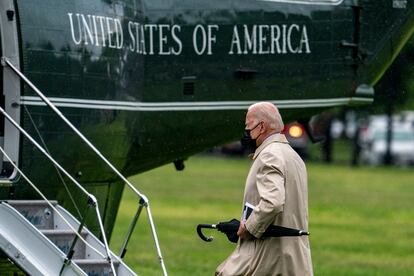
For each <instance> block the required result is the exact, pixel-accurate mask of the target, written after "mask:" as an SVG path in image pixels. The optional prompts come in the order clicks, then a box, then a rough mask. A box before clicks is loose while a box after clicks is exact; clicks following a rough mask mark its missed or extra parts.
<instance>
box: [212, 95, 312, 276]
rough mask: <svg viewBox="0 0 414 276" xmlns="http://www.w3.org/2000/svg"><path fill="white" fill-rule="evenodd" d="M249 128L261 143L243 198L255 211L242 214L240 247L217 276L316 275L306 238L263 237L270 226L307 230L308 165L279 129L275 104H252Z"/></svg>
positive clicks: (239, 234)
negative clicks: (244, 216)
mask: <svg viewBox="0 0 414 276" xmlns="http://www.w3.org/2000/svg"><path fill="white" fill-rule="evenodd" d="M245 130H246V132H247V133H250V138H251V140H253V141H255V142H256V146H257V149H256V151H255V153H254V155H253V164H252V166H251V168H250V171H249V175H248V176H247V180H246V186H245V192H244V200H243V206H244V208H246V206H250V207H251V208H252V209H253V210H252V211H251V214H250V216H248V218H247V220H245V221H243V218H242V222H241V224H240V228H239V231H238V232H237V235H238V236H239V242H238V244H237V247H236V249H235V250H234V252H233V253H232V254H231V255H230V256H229V257H228V258H227V260H225V261H224V262H223V263H222V264H221V265H220V266H219V267H218V268H217V270H216V275H220V276H230V275H231V276H236V275H243V276H247V275H254V276H273V275H274V276H276V275H283V276H288V275H297V276H308V275H313V271H312V262H311V253H310V247H309V240H308V236H300V237H271V238H261V237H262V234H263V233H264V231H265V230H266V229H267V227H268V226H269V225H271V224H274V225H279V226H284V227H290V228H296V229H303V230H308V189H307V174H306V167H305V164H304V162H303V161H302V159H301V158H300V157H299V156H298V154H297V153H296V152H295V151H294V150H293V149H292V148H291V147H290V145H289V143H288V141H287V140H286V137H285V136H284V135H283V134H281V133H280V132H281V131H282V130H283V121H282V118H281V116H280V114H279V111H278V109H277V108H276V107H275V106H274V105H273V104H271V103H268V102H261V103H257V104H254V105H252V106H250V108H249V110H248V112H247V115H246V128H245ZM248 136H249V135H248ZM244 215H246V213H245V212H244Z"/></svg>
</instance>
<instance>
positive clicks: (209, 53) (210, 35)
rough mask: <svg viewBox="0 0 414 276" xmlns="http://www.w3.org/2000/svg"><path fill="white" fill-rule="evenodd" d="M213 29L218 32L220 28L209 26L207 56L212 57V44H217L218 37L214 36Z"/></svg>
mask: <svg viewBox="0 0 414 276" xmlns="http://www.w3.org/2000/svg"><path fill="white" fill-rule="evenodd" d="M213 29H215V30H216V31H218V29H219V26H218V25H208V29H207V30H208V49H207V55H211V54H212V53H213V52H212V49H211V48H212V44H213V42H214V43H216V35H213Z"/></svg>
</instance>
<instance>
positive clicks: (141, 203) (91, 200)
mask: <svg viewBox="0 0 414 276" xmlns="http://www.w3.org/2000/svg"><path fill="white" fill-rule="evenodd" d="M1 65H2V66H4V67H7V68H9V69H10V70H11V71H13V72H14V73H15V74H16V75H17V76H18V77H19V78H20V80H21V81H23V82H24V83H25V84H26V85H28V86H29V87H30V88H31V89H32V90H33V92H35V93H36V94H37V95H38V96H39V97H40V99H41V100H42V101H43V102H44V104H45V105H46V106H48V107H49V108H50V109H51V110H52V111H53V112H54V113H55V115H57V116H58V117H59V118H60V119H61V120H62V121H63V122H64V123H65V124H66V125H67V126H68V127H69V128H70V129H72V131H73V132H74V133H75V134H76V135H77V136H78V137H79V138H80V139H81V140H82V141H83V143H85V145H87V146H88V147H89V148H90V149H91V150H92V151H93V152H94V153H95V154H96V155H97V156H98V157H99V158H100V159H101V160H102V161H103V162H104V163H105V164H106V165H107V166H108V167H109V168H110V169H111V170H112V172H113V173H114V174H115V175H117V176H118V177H119V178H120V179H121V180H122V182H123V183H124V184H125V185H126V186H127V187H128V188H129V189H130V190H132V192H133V193H134V194H135V195H136V196H137V197H138V199H139V200H138V208H137V211H136V213H135V216H134V218H133V219H132V222H131V224H130V226H129V229H128V232H127V234H126V238H125V241H124V243H123V245H122V248H121V252H120V255H119V258H120V259H122V258H123V257H124V256H125V254H126V252H127V246H128V243H129V241H130V239H131V237H132V234H133V231H134V229H135V226H136V224H137V222H138V219H139V217H140V215H141V212H142V210H143V209H144V208H145V210H146V211H147V215H148V220H149V224H150V229H151V233H152V237H153V240H154V243H155V249H156V251H157V256H158V261H159V263H160V265H161V269H162V272H163V275H164V276H168V272H167V269H166V267H165V263H164V259H163V257H162V254H161V248H160V244H159V241H158V235H157V232H156V230H155V223H154V220H153V217H152V212H151V208H150V203H149V200H148V198H147V197H146V196H145V195H144V194H143V193H141V192H140V191H139V190H138V189H137V188H135V186H134V185H133V184H132V183H131V182H130V181H129V180H128V179H127V178H126V177H125V176H124V175H123V174H122V173H121V172H120V171H119V170H118V169H117V168H116V167H115V166H114V165H113V164H112V163H111V162H110V161H109V160H108V159H107V158H106V157H105V156H104V155H103V154H102V153H101V152H100V151H99V150H98V149H97V148H96V147H95V146H94V145H93V144H92V142H91V141H89V140H88V138H86V137H85V136H84V135H83V134H82V133H81V132H80V131H79V130H78V129H77V128H76V127H75V126H74V125H73V124H72V123H71V122H70V121H69V120H68V118H66V117H65V116H64V115H63V113H62V112H61V111H60V110H59V109H58V108H57V107H56V106H55V105H54V104H53V103H52V102H51V100H50V99H49V98H47V97H46V96H45V95H44V94H43V93H42V92H41V91H40V90H39V89H38V88H37V87H36V86H35V85H34V84H33V83H32V82H31V81H30V80H29V79H28V78H27V77H26V76H25V75H24V74H23V73H22V72H21V71H20V70H19V69H18V67H16V66H15V65H13V64H12V62H11V61H10V60H9V59H8V58H7V57H1ZM0 113H1V114H3V116H4V117H5V118H6V119H7V120H8V121H9V123H11V124H12V125H13V126H14V127H15V128H16V129H17V130H18V131H19V132H20V133H21V134H23V135H24V136H25V137H26V138H27V139H28V140H29V141H30V142H31V143H32V144H34V145H35V146H36V148H37V149H38V150H40V152H42V153H43V155H45V156H46V157H47V158H48V159H49V160H50V161H51V162H52V163H53V165H54V166H55V168H56V170H57V171H58V173H59V172H60V173H63V175H65V176H66V177H68V178H69V179H70V180H71V181H72V182H73V183H74V184H75V185H76V186H77V187H78V188H79V189H80V190H81V191H82V192H83V193H84V194H85V195H87V197H88V209H87V210H89V208H90V207H93V208H94V209H95V212H96V213H95V215H96V217H97V220H98V223H99V228H100V231H101V237H102V242H103V245H104V248H105V251H106V254H105V255H106V258H107V260H108V262H109V264H110V266H111V271H112V274H113V275H115V276H116V275H117V272H116V271H115V266H114V262H113V253H112V252H110V250H109V246H108V241H107V238H106V234H105V230H104V225H103V222H102V218H101V214H100V211H99V207H98V201H97V200H96V198H95V196H94V195H92V194H90V193H89V192H88V191H87V190H86V189H85V188H84V187H83V186H82V185H81V184H80V183H79V182H78V181H77V180H76V179H75V178H73V176H71V175H70V174H69V173H68V172H67V171H66V170H65V169H64V168H63V167H62V166H61V165H60V164H59V163H58V162H57V161H56V160H55V159H54V158H53V157H52V156H51V155H50V153H49V152H48V150H47V147H46V145H45V143H44V141H43V139H42V138H41V134H40V132H39V131H38V134H39V136H40V138H41V140H42V142H43V144H44V147H45V148H43V147H42V146H41V145H40V144H39V143H37V142H36V140H35V139H34V138H33V137H32V136H31V135H30V134H28V133H27V132H26V131H25V130H24V129H23V128H22V126H20V124H19V123H18V122H17V121H15V120H14V119H13V117H11V116H10V115H9V114H8V113H7V112H6V111H5V110H4V109H3V108H1V107H0ZM0 151H1V153H2V154H3V156H4V157H6V158H7V159H8V160H9V162H10V164H11V165H12V166H13V167H14V168H15V170H16V171H18V173H19V174H20V175H21V176H22V177H23V178H24V179H25V180H26V181H27V182H28V183H29V184H30V186H32V188H33V189H34V190H36V192H37V193H38V194H39V195H41V197H42V198H43V199H44V200H47V199H46V197H45V196H44V195H43V194H42V192H41V191H40V190H39V189H38V188H37V187H36V185H35V184H34V183H32V182H31V181H30V179H28V178H27V176H25V174H24V173H23V172H22V171H21V170H20V169H19V167H18V165H17V164H15V163H13V160H12V159H11V158H10V157H9V156H8V155H7V153H6V152H5V151H4V149H3V148H2V147H0ZM60 173H59V175H60ZM61 177H62V176H61ZM48 204H49V202H48ZM50 206H52V205H50ZM52 208H54V207H52ZM87 210H86V211H87ZM86 214H87V212H85V215H84V218H83V219H82V222H81V223H79V228H78V232H76V235H77V236H78V237H79V239H81V240H83V241H84V242H85V243H87V242H86V241H85V240H84V238H83V237H82V236H81V233H80V231H81V229H82V228H83V226H84V222H85V217H86ZM69 228H72V226H70V227H69ZM72 231H73V232H75V230H74V229H72ZM75 243H76V239H75V241H74V242H73V243H72V246H73V245H74V244H75ZM72 251H73V250H70V252H69V253H68V255H67V256H66V260H67V262H70V261H71V258H72V256H71V252H72ZM99 255H101V256H102V257H104V255H102V254H101V253H99ZM86 263H88V262H86Z"/></svg>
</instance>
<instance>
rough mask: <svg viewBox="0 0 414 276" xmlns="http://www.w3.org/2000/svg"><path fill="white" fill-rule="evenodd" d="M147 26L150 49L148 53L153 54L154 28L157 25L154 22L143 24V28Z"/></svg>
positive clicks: (155, 28)
mask: <svg viewBox="0 0 414 276" xmlns="http://www.w3.org/2000/svg"><path fill="white" fill-rule="evenodd" d="M147 28H149V43H150V50H149V53H148V54H149V55H153V54H154V30H157V28H158V26H157V25H155V24H147V25H145V29H147Z"/></svg>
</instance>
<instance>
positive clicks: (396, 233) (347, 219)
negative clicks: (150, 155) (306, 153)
mask: <svg viewBox="0 0 414 276" xmlns="http://www.w3.org/2000/svg"><path fill="white" fill-rule="evenodd" d="M248 169H249V161H248V160H245V159H225V158H216V157H205V156H201V157H200V156H198V157H193V158H191V159H189V160H188V161H187V162H186V169H185V170H184V171H183V172H177V171H175V169H174V166H173V165H167V166H164V167H161V168H158V169H155V170H152V171H150V172H147V173H144V174H140V175H137V176H134V177H132V178H131V180H132V182H133V183H135V185H136V187H137V188H138V189H140V190H141V191H142V192H144V193H145V194H146V195H147V196H148V197H149V199H150V202H151V209H152V213H153V216H154V220H155V224H156V227H157V231H158V236H159V240H160V243H161V249H162V252H163V255H164V259H165V263H166V266H167V269H168V272H169V274H170V275H213V273H214V270H215V268H216V266H217V265H218V264H219V263H220V262H221V261H222V260H224V259H225V257H226V256H227V255H229V254H230V253H231V251H232V250H233V248H234V244H231V243H230V242H228V241H227V239H226V238H225V237H224V236H223V235H221V234H219V233H218V232H217V233H216V232H214V233H213V232H211V233H212V234H214V236H215V240H214V241H213V242H211V243H206V242H204V241H202V240H200V239H199V238H198V236H197V233H196V231H195V227H196V225H197V224H198V223H216V222H218V221H223V220H228V219H230V218H234V217H235V218H238V217H240V212H241V205H242V202H241V200H242V196H243V188H244V181H245V177H246V175H247V171H248ZM308 174H309V209H310V227H309V230H310V232H311V236H310V240H311V250H312V258H313V266H314V272H315V275H329V276H331V275H364V276H365V275H387V276H388V275H414V171H413V170H412V169H398V168H351V167H348V166H345V165H329V166H328V165H323V164H315V163H309V164H308ZM136 209H137V201H136V199H135V198H134V197H133V196H132V194H131V193H130V192H129V191H128V190H125V193H124V196H123V198H122V203H121V207H120V211H119V213H118V218H117V222H116V226H115V229H114V232H113V235H112V239H111V244H112V249H115V250H118V249H119V248H120V245H121V244H122V241H123V238H124V236H125V233H126V232H127V229H128V226H129V223H130V221H131V220H132V218H133V216H134V214H135V211H136ZM206 233H208V232H207V231H206ZM125 260H126V262H127V264H129V265H130V266H131V268H132V269H133V270H134V271H136V272H137V273H139V274H140V275H162V272H161V269H160V266H159V264H158V260H157V258H156V251H155V247H154V245H153V242H152V236H151V232H150V228H149V223H148V220H147V216H146V213H145V212H143V213H142V215H141V218H140V220H139V222H138V225H137V229H136V230H135V232H134V235H133V237H132V240H131V242H130V245H129V247H128V253H127V254H126V257H125Z"/></svg>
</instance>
